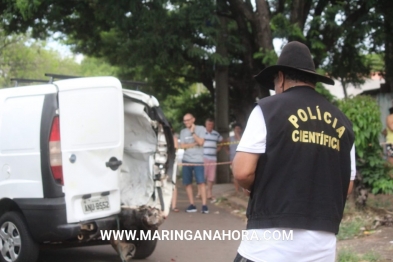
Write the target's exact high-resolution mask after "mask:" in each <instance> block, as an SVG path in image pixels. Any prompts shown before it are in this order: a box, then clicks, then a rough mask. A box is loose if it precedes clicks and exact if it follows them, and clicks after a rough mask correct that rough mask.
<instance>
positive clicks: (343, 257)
mask: <svg viewBox="0 0 393 262" xmlns="http://www.w3.org/2000/svg"><path fill="white" fill-rule="evenodd" d="M337 258H338V259H337V261H338V262H359V261H361V262H378V261H380V259H381V257H380V255H379V254H377V253H375V252H373V251H370V252H367V253H365V254H364V255H359V254H355V253H354V252H353V251H352V250H350V249H344V250H341V251H339V252H338V257H337Z"/></svg>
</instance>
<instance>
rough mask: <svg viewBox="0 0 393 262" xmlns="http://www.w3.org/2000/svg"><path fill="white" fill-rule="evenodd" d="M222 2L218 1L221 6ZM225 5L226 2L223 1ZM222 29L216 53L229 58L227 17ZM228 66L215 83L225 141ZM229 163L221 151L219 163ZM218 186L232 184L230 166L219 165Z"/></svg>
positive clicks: (220, 69)
mask: <svg viewBox="0 0 393 262" xmlns="http://www.w3.org/2000/svg"><path fill="white" fill-rule="evenodd" d="M219 2H220V1H219V0H218V1H217V5H218V6H219V5H220V3H219ZM223 2H224V3H225V1H223ZM219 26H220V28H219V31H220V33H219V35H218V38H217V47H216V53H217V54H218V55H220V56H221V57H223V58H227V57H228V51H227V48H226V46H225V43H226V38H227V31H226V27H227V21H226V18H225V17H222V16H221V17H220V25H219ZM228 72H229V70H228V65H216V69H215V82H216V92H215V94H216V96H215V100H216V101H215V102H216V103H215V105H216V108H215V120H216V129H217V131H218V132H219V133H220V134H221V135H222V136H223V137H224V139H226V138H228V136H229V88H228V85H229V81H228ZM227 161H229V156H228V154H227V151H226V150H220V152H218V154H217V162H218V163H221V162H227ZM216 174H217V176H216V177H217V179H216V182H217V184H221V183H229V182H231V178H230V174H229V169H228V165H217V171H216Z"/></svg>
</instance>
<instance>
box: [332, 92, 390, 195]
mask: <svg viewBox="0 0 393 262" xmlns="http://www.w3.org/2000/svg"><path fill="white" fill-rule="evenodd" d="M338 107H339V108H340V109H341V111H342V112H343V113H344V114H345V115H346V116H347V117H348V118H349V119H350V120H351V121H352V124H353V131H354V133H355V147H356V166H357V169H358V170H359V172H360V173H361V174H362V177H363V182H364V183H365V185H366V186H367V187H369V188H371V189H372V193H373V194H376V193H393V180H392V179H391V178H390V176H389V174H388V173H389V168H388V165H386V162H385V161H384V160H383V157H382V156H383V150H382V147H381V146H380V144H379V140H378V136H379V133H380V132H381V130H382V124H381V120H380V112H379V107H378V105H377V103H376V102H375V100H374V99H373V98H371V97H369V96H356V97H353V98H347V99H343V100H341V101H338Z"/></svg>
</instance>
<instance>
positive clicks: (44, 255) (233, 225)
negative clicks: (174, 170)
mask: <svg viewBox="0 0 393 262" xmlns="http://www.w3.org/2000/svg"><path fill="white" fill-rule="evenodd" d="M178 191H179V196H178V199H179V200H178V205H177V206H178V208H179V209H180V212H178V213H173V212H171V214H170V215H169V217H168V218H167V220H166V221H165V222H164V224H163V225H162V226H161V227H160V230H191V231H192V232H193V234H192V235H190V236H191V237H195V236H196V235H195V232H196V231H197V230H200V231H201V232H202V230H212V235H214V232H216V230H217V231H218V232H222V230H225V232H228V230H238V231H241V230H243V229H245V222H244V221H242V220H241V219H240V218H239V217H237V216H234V215H233V214H231V213H230V212H228V211H226V210H224V209H222V208H220V207H217V206H215V205H214V204H209V209H210V210H209V211H210V213H209V214H202V213H200V212H197V213H190V214H189V213H186V212H185V211H184V210H185V209H186V208H187V206H188V204H189V203H188V201H187V200H186V199H187V198H186V194H185V191H184V189H182V188H179V190H178ZM196 205H197V208H198V211H200V208H201V202H200V201H197V202H196ZM217 236H218V235H216V238H217ZM220 237H224V236H223V235H222V234H221V235H220ZM226 238H228V237H226ZM239 243H240V240H221V241H220V240H204V241H203V240H182V241H181V240H161V241H158V244H157V247H156V250H155V251H154V253H153V254H152V255H151V256H150V257H148V258H147V259H144V260H137V261H155V262H158V261H160V262H183V261H184V262H200V261H233V259H234V257H235V255H236V250H237V247H238V246H239ZM71 261H72V262H82V261H83V262H117V261H119V262H120V261H121V260H120V258H119V256H118V255H117V254H116V252H115V251H114V249H113V248H112V247H111V246H109V245H100V246H93V247H79V248H66V249H43V250H41V252H40V257H39V262H71Z"/></svg>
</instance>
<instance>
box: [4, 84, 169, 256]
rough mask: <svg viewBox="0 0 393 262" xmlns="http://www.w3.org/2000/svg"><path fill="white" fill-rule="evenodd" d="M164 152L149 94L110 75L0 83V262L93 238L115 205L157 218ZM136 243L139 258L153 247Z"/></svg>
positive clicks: (163, 192) (112, 219)
mask: <svg viewBox="0 0 393 262" xmlns="http://www.w3.org/2000/svg"><path fill="white" fill-rule="evenodd" d="M174 160H175V150H174V146H173V137H172V133H171V130H170V126H169V123H168V121H167V120H166V119H165V117H164V115H163V113H162V111H161V109H160V107H159V103H158V101H157V99H156V98H154V97H153V96H149V95H146V94H144V93H142V92H139V91H131V90H126V89H122V85H121V83H120V81H119V80H118V79H116V78H114V77H90V78H74V79H67V80H60V81H55V82H53V83H48V84H43V85H35V86H25V87H14V88H4V89H0V168H1V173H0V261H3V260H4V261H7V262H8V261H12V262H29V261H36V259H37V257H38V252H39V251H38V250H39V244H51V243H77V244H78V243H83V242H92V243H93V242H94V241H93V240H99V239H100V236H101V235H100V230H106V229H116V228H117V225H118V217H119V216H118V215H119V214H120V212H121V209H122V206H124V208H128V209H129V210H135V212H147V211H151V210H155V211H157V212H158V213H157V212H156V213H155V214H159V215H160V216H161V217H162V218H165V217H166V216H167V215H168V213H169V208H170V207H169V205H170V200H171V197H172V187H173V185H172V182H173V181H174V180H175V177H174V172H173V166H174ZM152 226H154V225H152ZM157 226H158V225H157ZM138 245H140V246H141V252H142V253H139V255H138ZM138 245H137V248H136V252H137V254H136V257H139V258H143V257H147V256H148V255H150V254H151V253H152V252H153V251H154V247H155V243H153V246H151V245H152V244H151V243H149V244H148V245H150V246H149V247H148V248H147V249H148V250H149V251H148V252H146V247H144V246H143V243H138ZM143 249H145V250H144V251H143Z"/></svg>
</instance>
